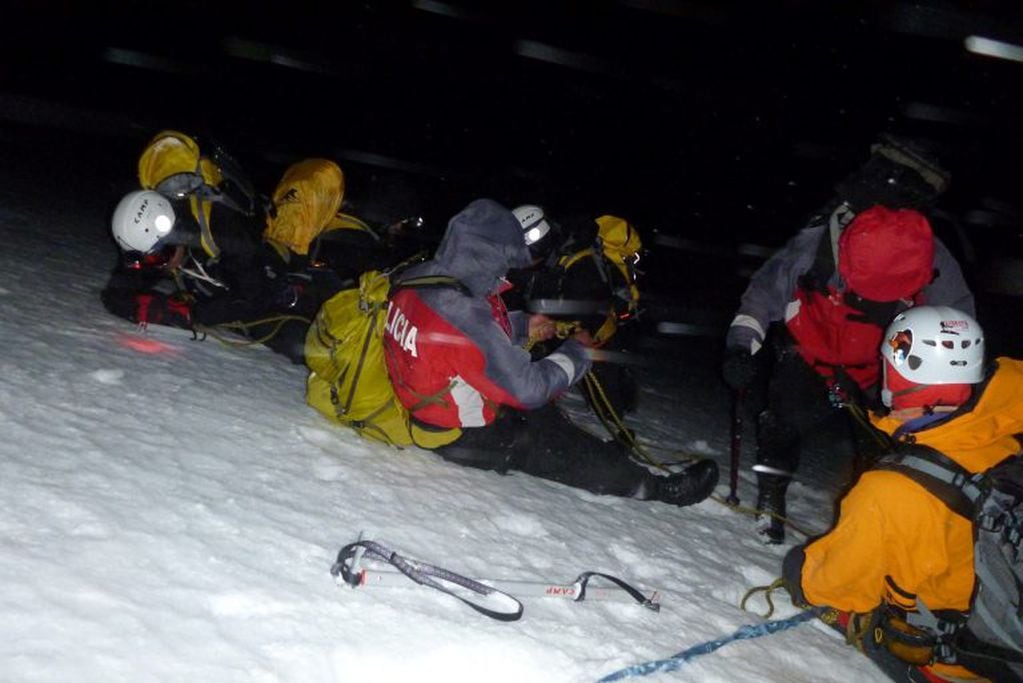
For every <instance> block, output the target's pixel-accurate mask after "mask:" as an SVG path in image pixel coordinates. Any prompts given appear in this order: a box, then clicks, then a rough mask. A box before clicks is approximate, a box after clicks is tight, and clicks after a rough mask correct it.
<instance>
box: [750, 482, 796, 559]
mask: <svg viewBox="0 0 1023 683" xmlns="http://www.w3.org/2000/svg"><path fill="white" fill-rule="evenodd" d="M790 481H792V477H789V476H783V475H779V474H757V484H758V490H757V534H758V535H759V536H760V539H761V540H762V541H763V542H764V543H767V544H769V545H777V544H779V543H783V542H784V541H785V493H786V491H787V490H788V488H789V482H790Z"/></svg>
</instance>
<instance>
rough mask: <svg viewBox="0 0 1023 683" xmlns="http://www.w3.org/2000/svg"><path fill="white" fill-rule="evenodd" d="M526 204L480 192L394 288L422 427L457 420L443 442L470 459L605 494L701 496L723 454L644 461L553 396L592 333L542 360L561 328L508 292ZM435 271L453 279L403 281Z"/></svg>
mask: <svg viewBox="0 0 1023 683" xmlns="http://www.w3.org/2000/svg"><path fill="white" fill-rule="evenodd" d="M529 263H530V256H529V250H528V247H527V246H526V243H525V242H524V240H523V239H522V228H521V226H520V225H519V222H518V220H517V219H516V218H515V216H514V214H513V213H512V212H511V211H510V210H508V209H507V208H505V207H503V206H501V205H500V204H498V203H497V202H495V201H493V200H490V199H477V200H475V201H473V202H472V203H470V204H469V205H468V206H467V207H466V208H465V209H464V210H462V211H461V212H460V213H458V214H457V215H456V216H454V218H452V219H451V221H450V222H449V224H448V228H447V231H446V232H445V234H444V238H443V239H442V241H441V243H440V246H439V247H438V249H437V252H436V254H435V255H434V257H433V259H431V260H429V261H426V262H425V263H422V264H419V265H417V266H414V267H412V268H409V269H408V270H406V271H405V272H403V273H402V274H401V275H400V276H399V277H398V278H397V280H396V281H395V282H394V284H393V285H392V292H394V294H393V296H392V298H391V302H390V306H389V309H388V317H387V328H386V330H387V332H386V334H385V338H384V349H385V357H386V360H387V367H388V373H389V375H390V378H391V382H392V384H393V386H394V390H395V393H396V394H397V396H398V399H399V400H400V401H401V403H402V404H403V405H404V406H405V407H406V408H408V409H409V412H410V414H411V419H412V420H413V423H414V425H415V426H416V427H418V428H419V429H425V430H434V431H437V430H452V431H453V432H454V431H455V430H457V433H458V434H459V435H458V438H457V440H455V441H453V442H452V443H449V444H448V445H445V446H441V447H438V448H436V449H434V450H435V451H436V452H437V453H438V454H439V455H441V456H442V457H443V458H445V459H447V460H449V461H452V462H456V463H458V464H461V465H469V466H473V467H480V468H484V469H491V470H497V471H499V472H507V471H508V470H518V471H522V472H526V473H528V474H533V475H535V476H539V477H543V478H545V479H551V480H554V481H558V482H561V483H563V484H567V485H569V486H575V487H579V488H583V489H586V490H588V491H591V492H594V493H600V494H609V495H618V496H628V497H635V498H641V499H655V500H661V501H665V502H669V503H673V504H676V505H690V504H693V503H697V502H700V501H702V500H703V499H705V498H706V497H707V496H709V495H710V494H711V492H712V491H713V490H714V486H715V485H716V484H717V479H718V471H717V465H716V463H714V462H713V461H711V460H703V461H700V462H698V463H696V464H694V465H692V466H690V467H689V468H688V469H687V470H685V471H684V472H681V473H678V474H675V475H672V476H670V477H661V476H656V475H653V474H652V473H650V472H649V471H648V470H647V469H646V468H644V467H642V466H640V465H638V464H636V463H634V462H632V461H631V460H630V459H629V457H628V455H627V453H626V452H625V450H624V448H623V447H622V446H620V445H619V444H617V443H615V442H604V441H601V440H600V439H598V438H597V437H595V436H592V435H590V434H589V433H587V432H585V431H584V430H582V429H580V428H578V427H576V426H575V425H574V424H572V423H571V422H570V421H568V419H567V418H566V417H564V416H563V415H562V413H561V412H560V410H559V409H558V408H557V406H556V405H554V403H553V402H552V401H553V399H555V398H556V397H557V396H558V395H559V394H561V393H562V392H563V391H565V390H566V389H567V388H568V387H570V386H572V385H573V384H574V383H575V382H577V381H578V380H580V379H581V378H582V377H583V375H584V374H585V373H586V372H587V370H589V368H590V363H591V361H590V357H589V354H588V351H587V347H588V346H589V344H590V343H591V341H590V338H589V334H588V333H586V332H579V333H577V334H576V335H575V336H574V337H573V338H571V339H568V340H566V341H565V342H564V343H563V344H561V346H559V347H558V349H557V351H555V352H554V353H552V354H550V355H548V356H545V357H543V358H540V359H536V360H534V359H533V358H531V356H530V354H529V352H528V351H527V350H526V349H525V348H524V344H525V342H526V341H527V339H528V338H529V337H530V335H532V336H533V337H534V338H550V336H551V335H552V334H553V332H554V326H553V324H552V322H551V321H550V320H549V319H548V318H546V317H545V316H542V315H532V316H530V315H529V314H527V313H524V312H515V313H512V314H509V312H508V311H507V309H506V308H505V307H504V304H503V302H502V300H501V296H500V294H501V291H502V290H503V289H505V288H506V286H507V281H506V280H505V279H504V276H505V274H506V273H507V271H508V269H509V268H515V267H518V268H521V267H525V266H527V265H529ZM424 276H441V277H446V278H452V279H453V283H452V284H449V285H444V284H440V285H437V286H431V287H421V286H417V287H407V288H404V289H403V288H402V281H403V280H408V279H412V278H420V277H424Z"/></svg>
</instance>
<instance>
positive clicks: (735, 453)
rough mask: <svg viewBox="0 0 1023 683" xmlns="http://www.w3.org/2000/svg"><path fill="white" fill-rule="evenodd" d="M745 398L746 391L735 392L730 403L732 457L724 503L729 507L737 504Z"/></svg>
mask: <svg viewBox="0 0 1023 683" xmlns="http://www.w3.org/2000/svg"><path fill="white" fill-rule="evenodd" d="M745 398H746V390H745V389H740V390H739V391H737V392H735V400H734V401H732V453H731V456H732V457H731V462H730V469H729V472H728V497H727V498H725V502H726V503H728V504H729V505H738V504H739V495H738V494H737V493H736V491H737V489H738V488H739V457H740V456H741V455H742V408H743V402H744V399H745Z"/></svg>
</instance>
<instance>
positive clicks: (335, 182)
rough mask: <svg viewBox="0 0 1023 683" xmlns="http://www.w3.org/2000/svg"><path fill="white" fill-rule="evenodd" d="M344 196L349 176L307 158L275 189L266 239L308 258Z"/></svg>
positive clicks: (328, 163) (332, 165) (334, 166)
mask: <svg viewBox="0 0 1023 683" xmlns="http://www.w3.org/2000/svg"><path fill="white" fill-rule="evenodd" d="M344 194H345V175H344V173H343V172H342V171H341V167H340V166H338V165H337V164H335V163H334V162H333V161H330V160H328V159H305V160H303V161H299V162H297V163H295V164H292V165H291V166H289V167H288V170H286V171H285V172H284V176H283V177H282V178H281V182H279V183H278V184H277V189H275V190H274V194H273V207H274V210H273V212H272V214H271V215H270V217H269V218H268V219H267V222H266V230H265V231H264V232H263V239H265V240H267V241H269V242H270V243H271V244H273V245H275V246H277V247H278V248H279V249H280V248H285V249H288V250H290V251H293V252H295V253H296V254H301V255H303V256H305V255H306V254H308V253H309V244H310V243H311V242H312V241H313V240H314V239H316V237H317V236H318V235H319V234H320V233H321V232H322V231H323V229H324V228H326V227H327V225H329V224H330V223H331V221H333V220H334V217H335V215H336V214H337V212H338V211H339V210H340V209H341V201H342V199H344ZM385 295H386V292H385Z"/></svg>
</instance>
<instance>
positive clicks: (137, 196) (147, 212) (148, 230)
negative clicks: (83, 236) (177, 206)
mask: <svg viewBox="0 0 1023 683" xmlns="http://www.w3.org/2000/svg"><path fill="white" fill-rule="evenodd" d="M174 221H175V216H174V208H173V207H172V206H171V203H170V200H168V199H167V198H166V197H164V196H163V195H162V194H160V193H159V192H153V191H152V190H136V191H134V192H129V193H128V194H126V195H125V196H124V198H123V199H121V201H120V202H118V204H117V208H116V209H114V217H113V220H112V221H111V225H110V229H111V231H112V232H113V234H114V240H115V241H116V242H117V245H118V246H119V247H121V249H123V250H125V251H141V252H142V253H147V252H150V251H152V250H154V249H155V248H156V247H157V246H159V243H160V240H162V239H163V238H164V237H166V236H167V235H168V234H170V231H171V230H172V229H173V228H174Z"/></svg>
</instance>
